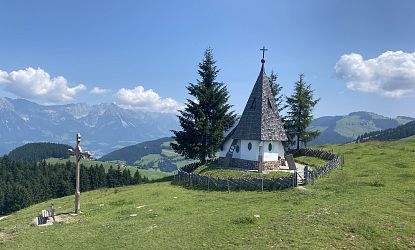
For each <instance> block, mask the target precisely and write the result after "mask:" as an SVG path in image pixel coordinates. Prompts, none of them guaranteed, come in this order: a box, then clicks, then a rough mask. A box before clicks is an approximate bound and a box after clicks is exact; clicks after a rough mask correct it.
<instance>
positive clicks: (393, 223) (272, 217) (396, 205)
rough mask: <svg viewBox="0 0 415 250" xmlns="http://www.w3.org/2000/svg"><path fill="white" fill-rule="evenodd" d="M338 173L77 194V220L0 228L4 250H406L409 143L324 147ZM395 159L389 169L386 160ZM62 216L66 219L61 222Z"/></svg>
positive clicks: (19, 219)
mask: <svg viewBox="0 0 415 250" xmlns="http://www.w3.org/2000/svg"><path fill="white" fill-rule="evenodd" d="M328 149H329V150H331V149H333V150H334V151H335V152H338V153H341V154H344V156H345V159H346V162H345V165H344V166H343V167H342V168H341V169H337V170H334V171H332V172H331V173H329V174H328V175H327V176H325V177H323V178H321V179H319V180H317V181H316V182H315V184H314V185H307V186H305V187H304V188H296V189H291V190H285V191H276V192H264V193H261V192H231V193H227V192H206V191H198V190H188V189H185V188H182V187H180V186H172V185H170V183H168V182H164V183H153V184H144V185H138V186H130V187H125V188H117V189H101V190H97V191H91V192H86V193H82V196H81V197H82V198H81V208H82V211H83V214H81V215H80V216H76V217H70V221H69V222H68V223H65V224H55V225H52V226H49V227H34V226H30V223H31V220H32V219H33V218H34V217H35V216H36V215H37V214H38V213H39V212H40V210H41V209H44V208H46V206H48V205H49V204H51V203H53V204H54V205H55V207H56V208H57V212H58V213H59V212H68V211H71V210H72V209H73V197H72V196H71V197H64V198H60V199H55V200H50V201H48V202H45V203H41V204H37V205H34V206H31V207H29V208H27V209H24V210H21V211H19V212H16V213H13V214H11V215H10V216H9V217H7V218H6V219H3V220H1V222H0V239H1V241H2V243H1V244H0V248H3V249H73V248H74V247H76V248H79V249H119V248H124V249H212V248H215V249H218V248H224V249H229V248H240V249H265V248H275V249H287V248H288V249H293V248H294V249H295V248H304V249H340V248H345V249H413V248H414V247H415V224H414V223H413V221H415V213H414V211H415V203H414V202H413V201H414V200H415V181H414V180H415V158H414V157H413V152H415V141H414V140H407V141H396V142H370V143H362V144H347V145H332V146H330V147H329V148H328ZM391 159H394V160H391ZM65 216H67V215H65Z"/></svg>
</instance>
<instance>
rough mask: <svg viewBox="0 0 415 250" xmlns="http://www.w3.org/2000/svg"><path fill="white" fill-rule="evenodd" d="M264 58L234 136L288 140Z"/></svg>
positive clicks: (241, 138) (263, 139)
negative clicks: (266, 72)
mask: <svg viewBox="0 0 415 250" xmlns="http://www.w3.org/2000/svg"><path fill="white" fill-rule="evenodd" d="M264 62H265V61H264V60H263V63H262V67H261V71H260V72H259V76H258V79H257V80H256V83H255V85H254V88H253V89H252V92H251V95H250V96H249V99H248V102H247V103H246V106H245V109H244V112H243V113H242V116H241V119H240V121H239V124H238V126H237V127H236V129H235V131H234V133H233V135H232V138H234V139H240V140H261V141H270V140H273V141H287V140H288V138H287V135H286V134H285V130H284V127H283V124H282V122H281V119H280V117H279V115H278V110H277V105H276V103H275V99H274V97H273V95H272V92H271V87H270V85H269V80H268V77H267V75H266V74H265V69H264Z"/></svg>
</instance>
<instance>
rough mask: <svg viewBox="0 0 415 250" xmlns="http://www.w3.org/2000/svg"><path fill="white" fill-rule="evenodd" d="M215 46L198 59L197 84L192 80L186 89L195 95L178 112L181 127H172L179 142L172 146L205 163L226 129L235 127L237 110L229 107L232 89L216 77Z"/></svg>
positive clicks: (212, 153) (216, 147)
mask: <svg viewBox="0 0 415 250" xmlns="http://www.w3.org/2000/svg"><path fill="white" fill-rule="evenodd" d="M215 63H216V62H215V60H214V59H213V55H212V49H210V48H208V49H207V50H206V51H205V58H204V60H203V62H201V63H199V70H198V73H199V76H200V77H201V79H200V80H197V83H196V84H193V83H190V84H189V86H187V90H188V92H189V94H190V95H192V96H193V97H194V99H193V100H190V99H187V104H186V107H185V109H184V110H180V111H179V112H180V115H179V116H178V118H179V121H180V125H181V127H182V129H183V130H182V131H172V132H173V133H174V139H175V140H176V143H172V144H171V146H172V148H173V149H174V151H176V152H177V153H179V154H181V155H183V156H185V157H188V158H192V159H199V160H200V161H201V162H202V163H205V162H206V159H207V158H208V157H209V158H213V157H214V156H215V154H216V152H217V149H218V147H219V144H220V143H221V141H222V140H223V132H224V131H225V130H227V129H229V128H231V127H232V125H233V124H234V122H235V119H236V114H235V113H234V112H233V111H230V108H231V105H229V104H228V99H229V93H228V90H227V88H226V86H225V84H224V83H220V82H217V81H216V77H217V74H218V72H219V70H218V69H217V67H216V65H215Z"/></svg>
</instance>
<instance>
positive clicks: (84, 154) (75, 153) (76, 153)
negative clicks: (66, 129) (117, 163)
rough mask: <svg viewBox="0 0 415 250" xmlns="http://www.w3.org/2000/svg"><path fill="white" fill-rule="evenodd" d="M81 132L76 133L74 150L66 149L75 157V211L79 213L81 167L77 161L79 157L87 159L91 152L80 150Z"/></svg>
mask: <svg viewBox="0 0 415 250" xmlns="http://www.w3.org/2000/svg"><path fill="white" fill-rule="evenodd" d="M80 144H81V134H80V133H77V134H76V147H75V150H72V149H68V153H69V155H71V156H75V157H76V192H75V213H76V214H79V213H80V212H81V206H80V200H79V198H80V196H81V191H80V174H81V167H80V165H79V162H80V160H81V159H89V158H91V154H90V153H89V152H88V151H85V152H82V149H81V145H80Z"/></svg>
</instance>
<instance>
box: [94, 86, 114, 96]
mask: <svg viewBox="0 0 415 250" xmlns="http://www.w3.org/2000/svg"><path fill="white" fill-rule="evenodd" d="M89 93H90V94H95V95H103V94H108V93H111V90H110V89H104V88H100V87H94V88H93V89H91V91H89Z"/></svg>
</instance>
